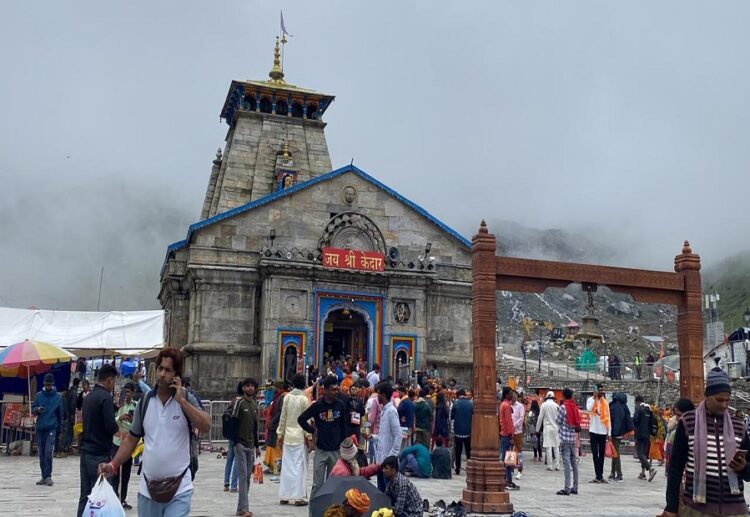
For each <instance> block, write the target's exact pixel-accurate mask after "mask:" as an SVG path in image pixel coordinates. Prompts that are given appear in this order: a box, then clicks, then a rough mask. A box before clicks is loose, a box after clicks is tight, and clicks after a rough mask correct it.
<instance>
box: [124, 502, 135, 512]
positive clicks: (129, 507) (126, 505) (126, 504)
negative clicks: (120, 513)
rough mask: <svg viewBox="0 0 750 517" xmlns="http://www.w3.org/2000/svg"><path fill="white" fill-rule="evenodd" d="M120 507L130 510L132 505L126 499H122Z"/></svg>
mask: <svg viewBox="0 0 750 517" xmlns="http://www.w3.org/2000/svg"><path fill="white" fill-rule="evenodd" d="M122 507H123V508H125V509H126V510H132V509H133V507H132V506H131V505H129V504H128V502H127V501H123V502H122Z"/></svg>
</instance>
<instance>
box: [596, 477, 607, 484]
mask: <svg viewBox="0 0 750 517" xmlns="http://www.w3.org/2000/svg"><path fill="white" fill-rule="evenodd" d="M598 481H599V483H604V484H605V485H606V484H607V483H609V481H607V480H606V479H604V478H601V479H599V480H598Z"/></svg>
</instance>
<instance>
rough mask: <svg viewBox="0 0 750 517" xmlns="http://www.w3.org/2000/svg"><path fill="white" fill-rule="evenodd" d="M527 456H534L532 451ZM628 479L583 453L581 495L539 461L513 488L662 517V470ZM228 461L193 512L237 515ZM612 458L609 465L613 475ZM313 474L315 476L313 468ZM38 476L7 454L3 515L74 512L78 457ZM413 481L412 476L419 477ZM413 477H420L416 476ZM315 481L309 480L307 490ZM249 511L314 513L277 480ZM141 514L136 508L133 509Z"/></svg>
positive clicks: (259, 489)
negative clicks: (286, 495) (568, 490)
mask: <svg viewBox="0 0 750 517" xmlns="http://www.w3.org/2000/svg"><path fill="white" fill-rule="evenodd" d="M527 456H528V454H527ZM623 463H624V465H623V469H624V473H625V479H626V481H625V482H624V483H610V484H607V485H599V484H596V485H594V484H589V483H588V481H589V480H590V479H591V478H592V477H593V467H592V463H591V456H590V455H589V456H585V457H583V458H581V472H582V477H581V480H582V483H581V485H580V488H579V491H580V495H578V496H569V497H563V496H558V495H555V492H556V491H557V490H559V489H560V488H562V472H554V471H552V472H548V471H546V470H545V469H544V465H543V464H540V463H533V462H532V463H529V462H527V464H526V468H525V470H524V473H523V479H522V480H521V481H519V482H518V483H519V484H520V485H521V490H519V491H517V492H511V501H512V502H513V505H514V507H515V510H516V511H519V510H520V511H524V512H526V513H527V514H528V515H530V516H531V517H552V516H556V517H557V516H572V515H575V516H577V517H604V516H615V515H617V516H626V517H631V516H632V517H635V516H638V517H644V516H653V515H655V514H656V513H657V512H658V511H659V510H660V508H662V507H663V504H664V489H665V487H666V478H665V476H664V473H663V468H660V469H659V473H658V475H657V476H656V478H655V479H654V481H653V482H652V483H648V482H645V481H640V480H637V479H636V476H637V474H638V472H639V469H638V464H637V462H636V461H635V460H634V459H632V458H630V457H626V458H623ZM223 469H224V461H223V460H218V459H216V455H215V454H210V453H203V454H202V455H201V462H200V470H199V471H198V475H197V478H196V490H195V495H194V496H193V504H192V512H191V515H193V516H232V515H234V513H235V509H236V505H237V495H236V494H231V493H228V492H226V493H225V492H223V491H222V486H223ZM608 469H609V460H607V461H606V464H605V475H608V473H609V471H608ZM308 474H309V476H310V478H311V477H312V473H311V472H309V471H308ZM38 479H39V467H38V461H37V458H36V457H31V458H29V457H7V456H0V514H2V515H24V516H26V515H45V516H50V517H54V516H66V517H70V516H74V515H75V509H76V506H77V499H78V491H79V485H78V457H77V456H71V457H68V458H64V459H55V460H54V468H53V479H54V481H55V485H54V486H53V487H39V486H36V485H35V484H34V483H35V482H36V481H37V480H38ZM412 479H413V478H412ZM413 480H414V479H413ZM414 482H415V484H416V486H417V488H418V489H419V491H420V493H421V494H422V497H423V498H427V499H429V500H430V503H431V504H432V503H433V502H435V501H437V500H438V499H443V500H445V501H446V502H447V503H450V502H451V500H454V499H455V500H458V499H459V498H460V496H461V490H462V489H463V487H464V485H465V477H464V475H463V474H462V475H461V476H460V477H455V476H454V478H453V479H452V480H450V481H442V480H440V481H439V480H420V479H417V480H414ZM137 483H138V476H136V475H135V472H134V475H133V478H132V479H131V492H132V493H133V495H132V496H131V498H130V499H131V503H133V504H135V500H136V491H137V486H138V485H137ZM310 485H311V480H308V485H307V486H308V487H309V486H310ZM250 509H251V511H253V513H254V514H255V515H256V516H258V517H264V516H273V517H307V509H306V508H295V507H293V506H280V505H279V504H278V484H276V483H273V482H270V481H269V480H268V477H266V483H264V484H263V485H253V486H252V487H251V488H250ZM127 515H128V517H130V516H135V515H136V511H135V509H133V510H131V511H129V512H127Z"/></svg>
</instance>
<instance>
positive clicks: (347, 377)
mask: <svg viewBox="0 0 750 517" xmlns="http://www.w3.org/2000/svg"><path fill="white" fill-rule="evenodd" d="M352 384H354V381H353V380H352V370H351V368H349V367H348V366H345V367H344V378H343V380H342V381H341V392H342V393H344V394H345V395H348V394H349V388H351V387H352Z"/></svg>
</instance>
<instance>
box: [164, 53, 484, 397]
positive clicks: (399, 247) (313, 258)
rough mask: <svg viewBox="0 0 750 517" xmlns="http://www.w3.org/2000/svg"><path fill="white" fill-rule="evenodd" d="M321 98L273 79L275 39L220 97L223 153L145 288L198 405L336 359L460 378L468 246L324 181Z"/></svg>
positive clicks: (400, 209) (358, 177)
mask: <svg viewBox="0 0 750 517" xmlns="http://www.w3.org/2000/svg"><path fill="white" fill-rule="evenodd" d="M333 100H334V97H333V96H332V95H328V94H325V93H320V92H317V91H313V90H308V89H305V88H300V87H298V86H293V85H291V84H289V83H287V82H286V81H285V79H284V72H283V70H282V68H281V66H280V59H279V46H278V41H277V43H276V49H275V53H274V64H273V68H272V69H271V72H270V73H269V79H268V80H265V81H232V83H231V85H230V87H229V92H228V94H227V97H226V101H225V102H224V106H223V107H222V109H221V117H222V118H223V119H224V120H225V121H226V123H227V125H228V126H229V130H228V132H227V136H226V144H225V146H224V150H223V152H222V151H221V150H219V152H218V153H217V155H216V159H215V160H214V161H213V167H212V168H211V175H210V177H209V181H208V188H207V189H206V197H205V201H204V203H203V208H202V211H201V216H200V220H199V221H198V222H196V223H194V224H192V225H191V226H190V227H189V229H188V232H187V237H186V238H185V240H182V241H179V242H176V243H174V244H171V245H170V246H169V247H168V249H167V256H166V259H165V262H164V265H163V267H162V270H161V288H160V292H159V301H160V302H161V305H162V307H163V308H164V310H165V311H166V323H165V325H166V343H167V345H168V346H172V347H179V348H181V349H182V350H183V352H184V353H185V355H186V363H187V364H186V370H187V374H189V375H191V376H192V377H193V381H194V384H195V386H196V387H197V388H198V389H199V390H200V392H201V395H203V396H204V397H206V398H214V399H217V398H222V397H226V396H227V395H228V394H230V393H233V392H234V390H235V387H236V385H237V382H238V381H239V380H241V379H242V378H244V377H246V376H254V377H256V378H258V379H259V380H261V381H262V380H264V379H266V378H271V377H273V378H278V377H283V378H289V377H290V376H291V375H292V374H294V373H295V372H303V371H305V369H306V368H307V366H309V365H311V364H315V365H317V366H318V367H321V366H322V364H323V363H324V361H325V360H326V358H328V357H335V358H338V357H340V356H341V355H351V356H352V357H354V358H355V359H356V358H359V357H362V358H364V360H365V361H366V362H367V364H368V367H369V368H372V365H373V364H375V363H378V364H379V365H381V367H382V369H383V372H384V374H385V375H393V376H394V378H400V377H404V376H406V375H408V372H410V371H411V370H415V369H416V370H424V369H425V368H426V367H427V366H428V365H432V364H433V363H434V364H436V365H438V368H440V369H441V372H442V374H443V375H444V376H455V377H456V378H457V379H459V381H464V382H467V381H469V378H470V372H471V363H472V355H471V257H470V245H471V243H470V242H469V241H468V240H467V239H465V238H464V237H462V236H461V235H459V234H458V233H457V232H456V231H454V230H452V229H451V228H449V227H448V226H446V225H445V224H443V223H442V222H440V221H438V220H437V219H435V218H434V217H433V216H431V215H430V214H429V213H428V212H427V211H426V210H425V209H423V208H421V207H420V206H419V205H417V204H416V203H414V202H413V201H410V200H408V199H406V198H404V197H403V196H401V195H400V194H399V193H398V192H396V191H395V190H393V189H392V188H390V187H388V186H386V185H384V184H382V183H380V182H379V181H378V180H376V179H375V178H374V177H372V176H370V175H369V174H367V173H366V172H364V171H362V170H360V169H358V168H357V167H355V166H353V165H347V166H344V167H341V168H338V169H335V170H332V166H331V159H330V156H329V154H328V146H327V144H326V138H325V132H324V130H325V127H326V124H325V122H324V121H323V115H324V113H325V112H326V110H327V109H328V108H329V107H330V106H331V104H332V102H333Z"/></svg>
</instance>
